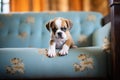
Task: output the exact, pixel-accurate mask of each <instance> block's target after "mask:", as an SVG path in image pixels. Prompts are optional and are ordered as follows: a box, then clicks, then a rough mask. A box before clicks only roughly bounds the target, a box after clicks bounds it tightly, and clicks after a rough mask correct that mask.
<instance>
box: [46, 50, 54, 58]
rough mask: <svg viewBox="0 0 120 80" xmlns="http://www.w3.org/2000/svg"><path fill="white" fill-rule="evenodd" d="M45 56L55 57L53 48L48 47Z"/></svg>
mask: <svg viewBox="0 0 120 80" xmlns="http://www.w3.org/2000/svg"><path fill="white" fill-rule="evenodd" d="M47 56H48V57H55V56H56V53H55V50H53V49H49V50H48V53H47Z"/></svg>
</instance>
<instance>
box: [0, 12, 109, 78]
mask: <svg viewBox="0 0 120 80" xmlns="http://www.w3.org/2000/svg"><path fill="white" fill-rule="evenodd" d="M55 17H64V18H67V19H70V20H71V21H72V22H73V27H72V29H71V31H70V32H71V35H72V37H73V40H74V42H75V44H76V45H77V46H78V48H76V49H70V50H69V54H68V55H66V56H56V57H54V58H49V57H47V56H46V53H47V49H48V46H49V39H50V34H49V31H47V29H46V27H45V24H46V23H47V22H48V21H49V20H50V19H53V18H55ZM102 18H103V16H102V15H101V14H100V13H98V12H38V13H37V12H26V13H0V79H41V78H44V79H48V78H80V77H106V76H109V75H111V63H110V55H111V53H110V48H109V45H110V42H109V39H110V27H111V24H110V23H108V24H106V25H105V26H102V25H101V19H102ZM57 51H58V50H57Z"/></svg>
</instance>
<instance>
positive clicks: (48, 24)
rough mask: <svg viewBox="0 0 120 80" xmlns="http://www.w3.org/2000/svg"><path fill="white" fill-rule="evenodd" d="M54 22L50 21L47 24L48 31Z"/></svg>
mask: <svg viewBox="0 0 120 80" xmlns="http://www.w3.org/2000/svg"><path fill="white" fill-rule="evenodd" d="M52 23H53V21H49V22H48V23H47V24H46V28H47V30H48V31H50V28H51V27H52Z"/></svg>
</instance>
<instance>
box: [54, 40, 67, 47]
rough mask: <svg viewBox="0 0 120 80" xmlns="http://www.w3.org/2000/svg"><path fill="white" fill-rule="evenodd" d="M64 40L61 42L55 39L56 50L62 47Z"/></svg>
mask: <svg viewBox="0 0 120 80" xmlns="http://www.w3.org/2000/svg"><path fill="white" fill-rule="evenodd" d="M65 41H66V40H62V39H56V40H55V42H56V48H57V49H61V48H62V46H63V45H64V43H65Z"/></svg>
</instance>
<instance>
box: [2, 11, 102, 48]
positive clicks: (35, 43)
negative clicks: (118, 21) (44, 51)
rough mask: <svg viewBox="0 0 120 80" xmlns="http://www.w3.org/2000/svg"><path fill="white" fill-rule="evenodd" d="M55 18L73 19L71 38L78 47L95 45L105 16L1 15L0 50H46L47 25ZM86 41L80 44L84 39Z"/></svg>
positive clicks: (81, 13) (84, 13) (82, 14)
mask: <svg viewBox="0 0 120 80" xmlns="http://www.w3.org/2000/svg"><path fill="white" fill-rule="evenodd" d="M55 17H64V18H67V19H70V20H72V22H73V28H72V29H71V35H72V37H73V39H74V41H75V44H76V45H77V46H79V47H80V46H92V43H93V42H92V41H93V40H92V35H93V32H94V31H95V30H97V29H98V28H100V27H101V25H100V20H101V18H102V15H101V14H100V13H96V12H58V13H57V12H56V13H47V12H43V13H32V12H31V13H30V12H29V13H10V14H0V48H8V47H11V48H12V47H13V48H14V47H21V48H22V47H36V48H46V47H48V42H49V36H50V35H49V32H48V31H47V29H46V28H45V24H46V23H47V22H48V21H49V20H50V19H53V18H55ZM81 35H84V36H85V37H86V40H85V41H83V42H80V41H79V39H80V36H81Z"/></svg>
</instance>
